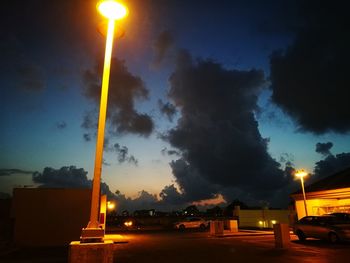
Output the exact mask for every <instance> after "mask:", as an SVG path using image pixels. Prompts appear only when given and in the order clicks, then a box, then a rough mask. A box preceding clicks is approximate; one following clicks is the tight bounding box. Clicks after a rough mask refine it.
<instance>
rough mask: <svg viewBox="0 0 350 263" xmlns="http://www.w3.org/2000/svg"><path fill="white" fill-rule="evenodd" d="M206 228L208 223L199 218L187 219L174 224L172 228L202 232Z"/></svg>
mask: <svg viewBox="0 0 350 263" xmlns="http://www.w3.org/2000/svg"><path fill="white" fill-rule="evenodd" d="M207 227H209V221H207V220H204V219H203V218H200V217H188V218H185V219H184V220H182V221H179V222H176V223H175V224H174V228H176V229H181V230H184V229H186V228H200V229H202V230H204V229H205V228H207Z"/></svg>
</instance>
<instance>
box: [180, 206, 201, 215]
mask: <svg viewBox="0 0 350 263" xmlns="http://www.w3.org/2000/svg"><path fill="white" fill-rule="evenodd" d="M184 214H185V215H187V216H195V215H198V214H199V210H198V208H197V206H195V205H190V206H188V207H186V208H185V209H184Z"/></svg>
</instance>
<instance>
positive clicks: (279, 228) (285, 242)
mask: <svg viewBox="0 0 350 263" xmlns="http://www.w3.org/2000/svg"><path fill="white" fill-rule="evenodd" d="M273 232H274V234H275V247H276V248H286V247H289V246H290V234H289V225H288V224H280V223H278V224H274V225H273Z"/></svg>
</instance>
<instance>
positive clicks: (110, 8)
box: [81, 0, 128, 242]
mask: <svg viewBox="0 0 350 263" xmlns="http://www.w3.org/2000/svg"><path fill="white" fill-rule="evenodd" d="M96 7H97V9H98V11H99V12H100V13H101V14H102V15H103V16H104V17H106V18H108V30H107V39H106V50H105V58H104V66H103V75H102V90H101V100H100V113H99V119H98V128H97V140H96V154H95V167H94V177H93V184H92V197H91V210H90V221H89V223H88V225H87V227H86V228H84V229H83V231H82V236H81V240H82V241H86V242H89V241H101V240H102V239H103V236H104V231H103V229H101V228H100V227H99V221H98V214H99V201H100V186H101V170H102V158H103V143H104V133H105V123H106V112H107V99H108V85H109V75H110V67H111V57H112V48H113V36H114V27H115V20H119V19H122V18H123V17H125V16H126V15H127V14H128V9H127V8H126V7H125V6H123V5H122V4H120V3H118V2H116V1H114V0H103V1H100V2H98V3H97V6H96Z"/></svg>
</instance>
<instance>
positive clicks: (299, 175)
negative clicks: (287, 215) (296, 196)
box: [295, 169, 308, 216]
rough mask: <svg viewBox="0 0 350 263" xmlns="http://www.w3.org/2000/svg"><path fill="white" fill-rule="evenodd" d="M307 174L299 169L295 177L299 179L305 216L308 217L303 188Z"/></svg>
mask: <svg viewBox="0 0 350 263" xmlns="http://www.w3.org/2000/svg"><path fill="white" fill-rule="evenodd" d="M307 175H308V173H307V172H306V171H305V170H303V169H301V170H298V171H296V173H295V176H296V177H299V178H300V183H301V189H302V190H303V198H304V208H305V215H306V216H308V212H307V206H306V195H305V187H304V177H305V176H307Z"/></svg>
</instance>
